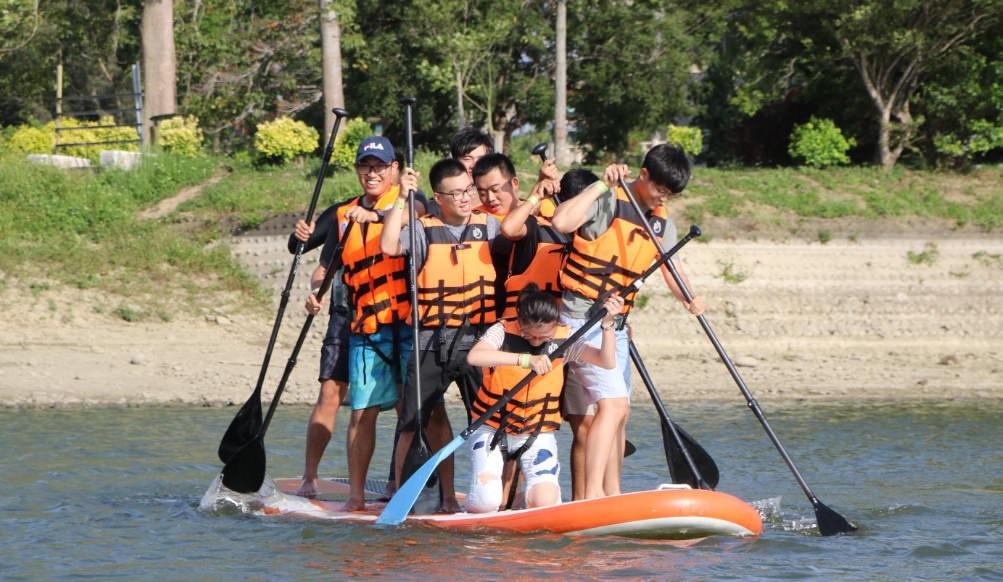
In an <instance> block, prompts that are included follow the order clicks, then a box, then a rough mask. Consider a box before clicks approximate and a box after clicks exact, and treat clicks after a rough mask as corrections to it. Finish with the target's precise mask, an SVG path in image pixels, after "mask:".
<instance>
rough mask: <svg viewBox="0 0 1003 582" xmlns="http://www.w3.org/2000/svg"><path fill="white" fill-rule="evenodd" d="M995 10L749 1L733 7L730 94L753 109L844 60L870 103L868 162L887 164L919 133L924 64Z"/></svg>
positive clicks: (967, 38) (993, 3) (951, 1)
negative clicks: (734, 86)
mask: <svg viewBox="0 0 1003 582" xmlns="http://www.w3.org/2000/svg"><path fill="white" fill-rule="evenodd" d="M1001 14H1003V2H1001V1H1000V0H946V1H944V2H938V3H931V2H927V1H925V0H899V1H896V2H884V1H881V0H839V1H832V0H811V1H808V2H797V3H791V2H786V1H784V0H775V1H769V2H755V3H753V2H748V3H746V4H745V6H743V7H742V8H741V9H740V10H737V11H735V12H734V13H733V14H732V32H733V33H734V34H733V37H732V38H733V39H734V40H736V41H738V42H741V43H742V44H743V48H742V50H740V51H739V52H740V53H741V55H742V57H741V62H742V64H743V65H744V66H739V67H736V71H737V72H738V73H739V75H738V77H737V78H736V82H737V83H739V84H740V85H741V86H740V87H739V89H738V90H737V92H736V100H737V102H738V103H739V104H740V106H741V107H742V108H743V109H744V110H745V111H746V112H747V113H750V114H751V113H752V112H755V111H757V110H758V109H759V108H761V107H762V106H763V105H764V104H765V103H769V102H771V101H775V100H777V99H779V98H782V97H783V96H784V95H787V94H789V93H790V92H791V91H794V90H800V89H803V88H804V87H806V86H810V85H811V84H813V83H818V82H824V79H825V78H826V76H828V75H831V74H832V73H833V72H834V71H838V70H839V68H840V67H843V66H847V65H848V66H851V67H853V69H854V70H855V71H856V74H857V78H858V80H859V82H860V84H861V86H862V89H863V90H864V91H865V93H866V95H867V96H868V98H869V100H870V102H871V105H872V115H873V119H874V121H875V126H876V138H875V143H876V147H875V162H876V163H877V164H879V165H881V166H882V167H884V168H886V169H888V168H891V167H893V166H894V165H895V163H896V162H897V161H898V159H899V157H900V156H901V155H902V152H903V151H904V150H905V148H907V147H908V146H909V144H910V143H911V141H912V139H913V137H914V136H915V135H916V133H917V131H918V128H919V126H920V120H918V119H916V118H915V117H914V115H913V113H912V103H913V100H914V98H915V97H916V95H917V92H918V91H919V90H920V88H921V86H922V83H923V81H924V79H925V78H926V77H927V75H928V74H929V71H930V69H931V68H932V67H934V66H935V65H936V64H937V63H939V62H941V61H942V60H943V59H945V58H948V57H949V56H950V55H952V54H953V53H955V52H956V51H958V50H959V49H961V48H962V47H964V46H966V45H968V44H970V43H971V42H972V41H973V40H974V39H976V38H978V37H979V36H980V35H981V34H982V33H983V32H984V31H985V30H986V29H987V28H989V27H990V26H992V25H994V23H996V22H998V20H999V18H1000V15H1001Z"/></svg>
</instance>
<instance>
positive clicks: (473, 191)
mask: <svg viewBox="0 0 1003 582" xmlns="http://www.w3.org/2000/svg"><path fill="white" fill-rule="evenodd" d="M436 194H442V195H443V196H449V197H450V198H452V199H453V200H458V199H460V198H462V197H464V196H467V197H469V198H473V197H474V196H477V188H476V187H475V186H474V185H473V184H471V185H469V186H467V187H466V188H464V189H462V190H450V191H449V192H436Z"/></svg>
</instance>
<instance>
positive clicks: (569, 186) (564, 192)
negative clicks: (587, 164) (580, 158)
mask: <svg viewBox="0 0 1003 582" xmlns="http://www.w3.org/2000/svg"><path fill="white" fill-rule="evenodd" d="M598 181H599V176H596V175H595V174H594V173H592V172H591V171H589V170H586V169H585V168H575V169H574V170H568V171H567V172H565V173H564V175H563V176H561V194H560V196H561V201H562V202H563V201H565V200H571V199H572V198H574V197H575V196H578V194H579V193H581V191H582V190H584V189H586V188H588V187H589V186H591V185H592V184H595V183H596V182H598Z"/></svg>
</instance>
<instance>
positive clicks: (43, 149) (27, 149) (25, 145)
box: [6, 125, 56, 154]
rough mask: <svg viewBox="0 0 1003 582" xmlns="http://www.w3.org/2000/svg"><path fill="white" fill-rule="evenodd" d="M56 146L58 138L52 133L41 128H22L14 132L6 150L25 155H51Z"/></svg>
mask: <svg viewBox="0 0 1003 582" xmlns="http://www.w3.org/2000/svg"><path fill="white" fill-rule="evenodd" d="M55 145H56V136H55V134H54V133H53V132H52V131H46V130H45V129H43V128H41V127H30V126H27V125H25V126H22V127H19V128H18V129H17V131H15V132H14V135H13V136H11V138H10V141H8V142H7V145H6V149H8V150H9V151H12V152H21V153H25V154H51V153H52V148H53V147H55Z"/></svg>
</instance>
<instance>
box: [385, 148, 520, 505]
mask: <svg viewBox="0 0 1003 582" xmlns="http://www.w3.org/2000/svg"><path fill="white" fill-rule="evenodd" d="M429 181H430V183H431V185H432V191H433V192H434V193H435V200H436V202H438V204H439V206H440V209H441V210H440V211H441V217H439V216H434V215H430V214H429V215H425V216H423V217H422V218H421V219H420V220H419V221H418V224H416V225H414V228H415V231H414V235H415V239H416V248H413V249H412V248H410V234H411V233H410V232H409V231H408V229H409V228H411V225H407V226H404V227H403V228H402V226H401V223H402V219H403V215H404V212H405V208H406V207H407V200H406V197H405V196H401V197H400V198H399V199H398V200H397V202H395V203H394V206H393V208H392V209H391V210H390V211H389V212H388V213H387V214H386V216H385V221H386V222H385V225H384V229H383V235H382V240H381V243H380V246H381V250H382V251H383V253H384V254H386V255H388V256H401V255H404V254H407V255H410V259H411V260H412V261H415V268H416V270H417V271H418V275H417V277H418V280H417V282H416V283H417V294H418V313H419V315H418V318H419V320H418V322H416V324H417V325H418V326H419V338H418V344H419V349H418V353H417V354H412V356H411V357H412V358H418V368H419V373H420V374H421V382H420V385H421V391H422V393H421V394H420V395H419V394H417V393H415V390H414V386H415V383H416V378H415V377H414V374H415V366H414V364H413V363H411V362H409V363H408V365H407V371H408V372H407V374H408V375H407V381H406V382H405V385H404V392H403V405H402V407H401V415H402V416H401V422H400V428H401V432H400V439H399V441H398V443H397V478H398V482H399V480H400V478H401V473H402V471H403V467H404V461H405V458H406V457H407V455H408V453H409V451H410V449H411V444H412V441H413V440H414V438H415V433H416V431H417V430H418V426H419V425H418V423H419V422H421V426H422V427H426V426H427V431H426V435H427V437H428V441H429V444H430V445H431V448H432V449H434V450H437V449H439V448H441V447H442V446H443V445H445V444H446V443H448V442H449V441H450V440H451V439H452V438H453V435H452V429H451V428H450V426H449V419H448V418H447V417H446V411H445V406H444V404H443V402H442V396H443V394H444V393H445V391H446V388H447V387H448V386H449V384H450V383H452V382H454V381H455V382H456V383H457V385H458V386H459V388H460V394H461V396H462V398H463V402H464V404H465V405H466V406H467V409H468V410H469V406H470V402H471V400H472V398H473V396H474V394H476V392H477V389H478V387H479V386H480V384H481V372H480V369H478V368H476V367H474V366H471V365H469V364H467V361H466V356H467V352H469V351H470V348H471V347H472V346H473V344H474V340H475V339H476V338H477V336H479V335H480V334H481V333H483V331H484V330H485V329H486V327H487V326H489V325H490V324H492V323H494V321H495V319H496V314H495V302H494V285H495V270H494V266H493V265H492V261H491V252H492V245H493V243H494V241H495V240H497V239H498V238H499V237H498V232H499V230H500V228H501V227H500V224H499V223H498V221H497V220H496V219H495V218H494V217H492V216H489V215H486V214H483V213H481V212H478V211H475V210H474V207H475V205H476V201H477V191H476V189H475V188H474V185H473V182H472V180H471V179H470V175H469V174H468V173H467V170H466V168H465V167H464V166H463V165H462V164H461V163H460V162H458V161H456V160H454V159H445V160H440V161H438V162H436V164H435V165H433V166H432V168H431V170H430V171H429ZM401 187H402V191H403V192H406V191H408V190H409V189H417V187H418V178H417V174H416V173H415V172H414V170H413V169H410V168H408V169H406V170H405V171H404V173H403V175H402V178H401ZM419 400H420V409H421V413H422V414H421V418H420V419H419V418H418V414H417V412H418V409H419ZM453 471H454V469H453V460H452V458H451V457H450V458H449V459H447V460H445V461H444V462H443V463H442V464H441V465H440V466H439V480H440V483H441V485H442V496H443V499H442V510H443V511H446V512H456V511H459V509H460V507H459V504H458V503H457V501H456V494H455V489H454V484H453Z"/></svg>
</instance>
